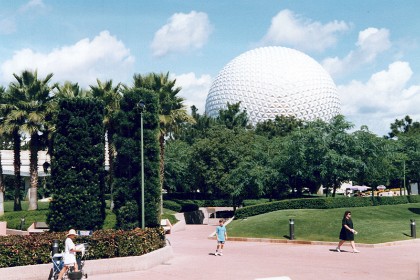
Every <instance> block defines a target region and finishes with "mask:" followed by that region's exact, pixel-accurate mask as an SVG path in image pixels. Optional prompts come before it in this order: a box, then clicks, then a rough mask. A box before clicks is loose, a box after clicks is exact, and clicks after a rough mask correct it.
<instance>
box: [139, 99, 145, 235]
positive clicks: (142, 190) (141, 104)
mask: <svg viewBox="0 0 420 280" xmlns="http://www.w3.org/2000/svg"><path fill="white" fill-rule="evenodd" d="M145 107H146V104H145V103H144V102H143V100H141V101H140V102H139V103H137V108H138V109H139V110H140V143H141V148H140V149H141V151H140V153H141V228H142V229H144V225H145V222H144V152H143V111H144V108H145Z"/></svg>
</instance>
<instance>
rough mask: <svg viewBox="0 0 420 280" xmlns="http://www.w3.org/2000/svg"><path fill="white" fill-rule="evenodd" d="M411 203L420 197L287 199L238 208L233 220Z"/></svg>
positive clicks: (417, 200)
mask: <svg viewBox="0 0 420 280" xmlns="http://www.w3.org/2000/svg"><path fill="white" fill-rule="evenodd" d="M413 202H420V197H419V196H418V195H417V196H393V197H335V198H334V197H325V198H312V199H305V198H303V199H287V200H281V201H275V202H269V203H264V204H257V205H251V206H246V207H243V208H239V209H237V210H236V212H235V219H244V218H246V217H250V216H255V215H260V214H264V213H268V212H273V211H277V210H283V209H331V208H351V207H366V206H373V205H393V204H406V203H413Z"/></svg>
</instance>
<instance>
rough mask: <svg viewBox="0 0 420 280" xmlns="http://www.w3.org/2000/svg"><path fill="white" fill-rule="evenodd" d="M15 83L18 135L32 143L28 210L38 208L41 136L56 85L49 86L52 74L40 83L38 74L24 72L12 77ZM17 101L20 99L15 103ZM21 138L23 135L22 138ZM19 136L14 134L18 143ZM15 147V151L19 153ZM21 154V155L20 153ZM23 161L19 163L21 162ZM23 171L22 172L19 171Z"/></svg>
mask: <svg viewBox="0 0 420 280" xmlns="http://www.w3.org/2000/svg"><path fill="white" fill-rule="evenodd" d="M13 76H14V77H15V79H16V82H12V83H11V84H10V86H9V88H10V94H11V98H12V99H14V100H15V101H16V103H14V104H13V105H12V106H13V107H14V108H13V111H12V112H11V115H13V113H16V115H17V116H19V117H18V118H16V121H18V123H16V122H15V123H16V125H19V128H18V127H17V126H16V128H18V130H17V131H20V132H21V133H25V134H28V135H29V136H30V141H29V153H30V158H29V173H30V190H29V208H28V210H36V209H37V208H38V198H37V187H38V151H39V150H40V147H41V141H40V135H42V134H43V133H44V132H45V126H46V120H47V119H48V118H49V116H50V115H52V113H53V110H52V102H51V101H52V99H53V93H52V91H53V89H54V88H55V87H57V85H53V86H50V85H49V83H50V81H51V78H52V76H53V74H48V75H47V76H46V77H45V78H44V79H38V73H37V71H34V72H32V71H29V70H24V71H23V72H22V74H21V75H20V76H18V75H16V74H13ZM15 98H17V99H15ZM19 136H20V135H19ZM17 138H18V133H16V134H15V141H17V142H19V141H18V140H17ZM17 149H18V148H17V146H16V150H17ZM19 152H20V151H19ZM19 161H20V160H19ZM19 169H20V168H19Z"/></svg>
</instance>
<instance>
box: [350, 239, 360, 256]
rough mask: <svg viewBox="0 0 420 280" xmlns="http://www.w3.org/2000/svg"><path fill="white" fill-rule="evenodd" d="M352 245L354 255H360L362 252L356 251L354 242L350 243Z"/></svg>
mask: <svg viewBox="0 0 420 280" xmlns="http://www.w3.org/2000/svg"><path fill="white" fill-rule="evenodd" d="M350 244H351V248H352V249H353V253H360V251H359V250H357V249H356V245H355V244H354V241H353V240H352V241H351V242H350Z"/></svg>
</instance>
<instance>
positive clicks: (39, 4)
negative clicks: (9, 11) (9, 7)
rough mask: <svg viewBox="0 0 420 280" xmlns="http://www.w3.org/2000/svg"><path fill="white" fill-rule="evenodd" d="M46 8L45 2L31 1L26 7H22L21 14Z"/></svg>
mask: <svg viewBox="0 0 420 280" xmlns="http://www.w3.org/2000/svg"><path fill="white" fill-rule="evenodd" d="M45 7H46V6H45V4H44V2H43V0H30V1H29V2H28V3H26V4H25V5H22V6H21V7H20V8H19V12H27V11H29V10H39V9H44V8H45Z"/></svg>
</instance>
